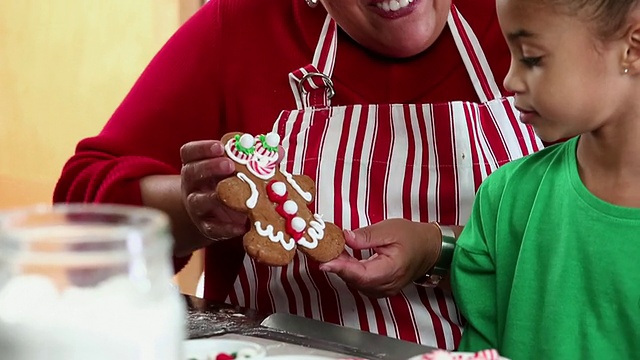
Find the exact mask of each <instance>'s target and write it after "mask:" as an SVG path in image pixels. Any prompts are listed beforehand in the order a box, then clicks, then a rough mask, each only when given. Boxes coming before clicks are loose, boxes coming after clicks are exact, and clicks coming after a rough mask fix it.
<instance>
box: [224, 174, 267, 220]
mask: <svg viewBox="0 0 640 360" xmlns="http://www.w3.org/2000/svg"><path fill="white" fill-rule="evenodd" d="M216 194H217V195H218V199H220V201H222V203H223V204H225V205H226V206H228V207H230V208H231V209H234V210H237V211H241V212H245V213H246V212H247V211H249V209H253V208H255V207H256V204H257V202H258V195H259V193H258V188H257V185H256V183H255V181H253V180H252V179H251V178H250V177H248V176H247V175H245V174H244V173H242V172H238V173H236V175H233V176H232V177H228V178H226V179H224V180H222V181H220V182H219V183H218V186H217V187H216Z"/></svg>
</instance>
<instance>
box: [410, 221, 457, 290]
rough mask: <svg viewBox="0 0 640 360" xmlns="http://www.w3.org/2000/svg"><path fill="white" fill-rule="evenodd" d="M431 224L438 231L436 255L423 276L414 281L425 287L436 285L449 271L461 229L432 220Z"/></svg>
mask: <svg viewBox="0 0 640 360" xmlns="http://www.w3.org/2000/svg"><path fill="white" fill-rule="evenodd" d="M431 224H433V225H434V226H435V227H436V228H437V229H438V233H439V240H440V247H439V251H438V255H437V257H436V261H435V263H434V265H433V266H431V267H430V268H429V269H428V270H427V271H426V273H425V274H424V275H423V276H421V277H420V278H418V279H416V280H415V281H414V284H416V285H419V286H425V287H436V286H438V284H439V283H440V281H441V280H442V279H443V278H444V277H445V276H447V274H448V273H449V269H450V268H451V262H452V260H453V252H454V250H455V246H456V240H457V238H458V235H459V234H460V232H461V231H462V227H460V226H447V225H441V224H439V223H437V222H432V223H431Z"/></svg>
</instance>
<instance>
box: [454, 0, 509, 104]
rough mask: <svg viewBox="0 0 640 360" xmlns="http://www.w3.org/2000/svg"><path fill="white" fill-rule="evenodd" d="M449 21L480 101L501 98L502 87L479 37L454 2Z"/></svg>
mask: <svg viewBox="0 0 640 360" xmlns="http://www.w3.org/2000/svg"><path fill="white" fill-rule="evenodd" d="M447 23H448V24H449V28H450V30H451V33H452V34H453V39H454V40H455V42H456V46H457V47H458V51H459V52H460V55H461V56H462V61H463V62H464V66H465V67H466V68H467V72H468V73H469V77H470V78H471V82H472V83H473V87H474V88H475V90H476V94H477V95H478V97H479V98H480V102H483V103H484V102H487V101H490V100H495V99H499V98H501V97H502V94H501V93H500V88H499V87H498V84H497V83H496V80H495V78H494V77H493V72H492V71H491V67H489V63H488V62H487V58H486V57H485V55H484V52H483V51H482V47H480V42H479V41H478V38H477V37H476V35H475V34H474V33H473V30H471V27H470V26H469V23H467V21H466V20H465V19H464V18H463V17H462V15H461V14H460V13H459V12H458V9H456V7H455V6H454V5H453V4H452V5H451V11H450V12H449V17H448V19H447Z"/></svg>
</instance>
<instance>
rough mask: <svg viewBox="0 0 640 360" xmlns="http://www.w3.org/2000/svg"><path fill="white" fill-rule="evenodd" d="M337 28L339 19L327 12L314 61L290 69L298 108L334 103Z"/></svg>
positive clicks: (324, 105)
mask: <svg viewBox="0 0 640 360" xmlns="http://www.w3.org/2000/svg"><path fill="white" fill-rule="evenodd" d="M337 30H338V28H337V25H336V22H335V21H334V20H333V19H332V18H331V16H329V15H328V14H327V17H326V18H325V20H324V25H323V26H322V31H321V32H320V39H319V41H318V44H317V45H316V50H315V52H314V54H313V62H312V63H311V64H309V65H307V66H305V67H302V68H300V69H298V70H296V71H293V72H290V73H289V85H290V86H291V91H292V92H293V96H294V98H295V99H296V106H297V108H298V109H304V108H309V107H312V108H324V107H330V106H331V98H332V97H333V95H334V90H333V82H332V81H331V76H332V75H333V65H334V64H335V62H336V49H337V43H338V31H337Z"/></svg>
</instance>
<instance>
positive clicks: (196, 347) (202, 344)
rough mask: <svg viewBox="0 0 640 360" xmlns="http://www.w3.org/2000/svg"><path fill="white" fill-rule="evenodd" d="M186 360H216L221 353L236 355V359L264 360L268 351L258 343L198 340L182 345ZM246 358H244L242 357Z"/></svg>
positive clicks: (229, 340)
mask: <svg viewBox="0 0 640 360" xmlns="http://www.w3.org/2000/svg"><path fill="white" fill-rule="evenodd" d="M182 353H183V354H184V355H183V356H182V358H183V359H184V360H215V358H216V356H217V355H218V354H220V353H224V354H229V355H231V354H232V353H236V354H237V355H239V357H236V359H263V358H264V357H266V356H267V350H266V349H265V348H264V347H263V346H261V345H259V344H256V343H252V342H248V341H242V340H231V339H196V340H186V341H184V342H183V343H182ZM242 356H244V357H242Z"/></svg>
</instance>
